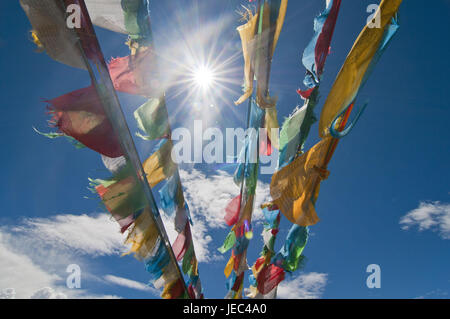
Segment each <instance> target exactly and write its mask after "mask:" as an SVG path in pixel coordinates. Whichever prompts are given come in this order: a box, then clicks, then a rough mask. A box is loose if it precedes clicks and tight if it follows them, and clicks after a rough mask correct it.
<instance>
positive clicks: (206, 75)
mask: <svg viewBox="0 0 450 319" xmlns="http://www.w3.org/2000/svg"><path fill="white" fill-rule="evenodd" d="M194 81H195V83H196V84H197V85H198V86H199V87H201V88H202V89H204V90H206V89H209V88H210V87H211V85H212V84H213V82H214V72H213V71H212V70H211V69H210V68H208V67H205V66H202V67H200V68H198V69H197V70H196V71H195V72H194Z"/></svg>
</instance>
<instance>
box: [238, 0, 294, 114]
mask: <svg viewBox="0 0 450 319" xmlns="http://www.w3.org/2000/svg"><path fill="white" fill-rule="evenodd" d="M287 3H288V0H281V4H280V8H279V10H278V17H277V20H276V22H275V24H272V23H271V21H270V3H269V2H268V1H265V3H264V6H263V7H262V9H261V12H262V21H261V26H260V27H261V29H260V30H258V28H259V22H260V21H259V20H260V19H259V18H260V14H259V13H257V14H255V15H253V14H252V13H251V12H250V11H249V10H247V11H246V14H247V15H248V16H249V19H248V22H247V23H246V24H244V25H242V26H240V27H238V29H237V30H238V32H239V35H240V37H241V42H242V53H243V55H244V62H245V67H244V87H245V91H244V94H243V95H242V96H241V97H240V98H239V99H238V100H237V101H236V102H235V104H236V105H239V104H241V103H243V102H244V101H245V100H246V99H248V98H249V97H250V96H251V95H252V93H253V80H254V77H255V72H256V73H257V75H256V79H257V81H258V89H257V95H256V100H257V103H258V105H259V106H260V107H261V108H273V107H275V104H276V99H272V98H270V97H269V96H267V94H268V85H269V74H270V64H271V61H272V57H273V54H274V52H275V48H276V46H277V43H278V39H279V37H280V33H281V29H282V27H283V24H284V19H285V16H286V11H287Z"/></svg>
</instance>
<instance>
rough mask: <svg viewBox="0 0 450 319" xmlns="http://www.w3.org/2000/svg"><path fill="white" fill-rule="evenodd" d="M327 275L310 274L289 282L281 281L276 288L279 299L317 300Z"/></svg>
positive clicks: (320, 295) (321, 293)
mask: <svg viewBox="0 0 450 319" xmlns="http://www.w3.org/2000/svg"><path fill="white" fill-rule="evenodd" d="M327 279H328V275H327V274H324V273H317V272H311V273H306V274H302V275H300V276H298V277H297V278H295V279H292V280H290V281H283V282H282V283H281V284H280V285H279V287H278V298H279V299H318V298H321V297H322V295H323V291H324V289H325V286H326V284H327Z"/></svg>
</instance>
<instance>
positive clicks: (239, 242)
mask: <svg viewBox="0 0 450 319" xmlns="http://www.w3.org/2000/svg"><path fill="white" fill-rule="evenodd" d="M286 10H287V0H264V1H262V4H261V5H260V6H259V8H258V11H257V13H256V14H255V15H253V13H252V12H251V11H250V10H248V9H247V11H246V13H245V14H244V16H245V18H246V19H247V20H248V22H247V23H246V24H245V25H243V26H241V27H239V28H238V32H239V34H240V37H241V42H242V48H243V55H244V61H245V69H244V94H243V95H242V96H241V97H240V98H239V99H238V101H236V102H235V103H236V104H237V105H238V104H241V103H242V102H244V101H245V100H246V99H248V98H249V97H250V96H252V94H253V81H254V79H255V80H256V82H257V92H256V101H255V99H253V98H251V99H250V100H249V111H248V114H247V121H248V127H247V128H256V129H259V128H264V127H265V128H266V129H268V135H269V140H270V142H268V143H267V144H266V145H263V153H262V154H264V153H267V152H268V151H269V149H271V147H272V146H274V147H278V145H279V142H278V136H275V137H273V136H272V134H271V133H272V128H278V127H279V125H278V120H277V112H276V99H273V98H271V97H270V96H269V78H270V68H271V63H272V57H273V54H274V52H275V47H276V45H277V42H278V38H279V35H280V33H281V29H282V26H283V23H284V18H285V15H286ZM263 116H264V120H263V119H262V117H263ZM260 117H261V119H260ZM262 121H264V122H262ZM249 135H250V134H248V136H247V138H248V137H249ZM256 139H257V143H255V145H257V146H259V145H260V143H262V142H261V141H260V139H259V134H256ZM248 143H250V141H248V142H247V141H246V143H245V146H244V150H245V151H244V152H245V153H244V160H245V162H244V165H239V166H238V170H237V171H236V174H235V177H234V180H235V181H236V182H239V183H240V185H241V191H240V205H238V208H239V217H238V218H236V217H235V216H236V215H237V214H235V215H232V214H231V215H232V216H233V218H228V217H229V216H230V214H229V212H227V219H229V220H228V221H227V222H228V223H229V224H230V223H234V222H235V220H237V221H236V224H235V226H234V228H233V230H234V232H235V237H236V240H235V243H234V246H233V250H232V258H233V262H234V266H233V271H232V273H233V274H234V276H233V277H232V278H235V279H234V282H233V283H232V284H231V283H230V282H229V283H228V288H229V292H228V294H227V296H226V298H232V299H240V298H242V293H243V289H244V287H243V284H244V275H245V271H246V270H248V265H247V247H248V243H249V240H250V239H251V238H252V237H253V232H252V229H251V221H252V213H253V204H254V196H255V192H256V185H257V180H258V167H259V151H258V148H257V149H256V151H255V150H253V149H252V148H251V147H248V148H247V146H249V144H248ZM263 144H264V143H263ZM254 157H256V159H257V160H256V161H255V162H253V161H251V159H252V158H254ZM233 230H232V231H233ZM230 263H231V261H230ZM229 268H230V266H229V265H227V268H226V271H225V274H226V275H227V274H228V272H229Z"/></svg>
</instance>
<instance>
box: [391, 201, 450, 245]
mask: <svg viewBox="0 0 450 319" xmlns="http://www.w3.org/2000/svg"><path fill="white" fill-rule="evenodd" d="M400 225H401V227H402V229H404V230H408V229H410V228H412V227H414V226H417V227H418V228H419V231H424V230H431V231H434V232H438V233H439V235H440V236H441V237H442V238H443V239H450V204H445V203H440V202H421V203H420V204H419V207H418V208H416V209H414V210H412V211H410V212H409V213H407V214H406V215H405V216H403V217H402V218H401V219H400Z"/></svg>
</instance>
